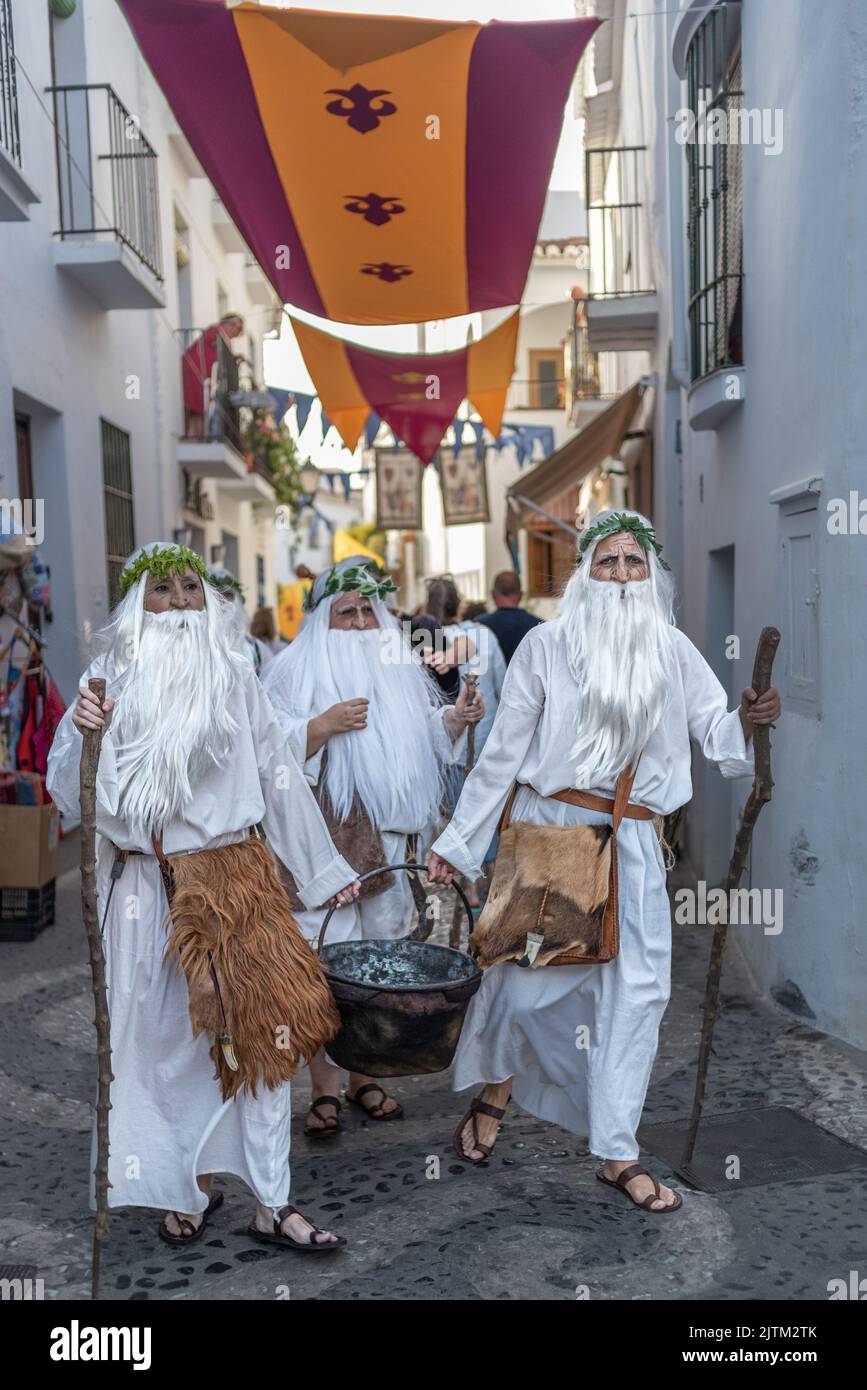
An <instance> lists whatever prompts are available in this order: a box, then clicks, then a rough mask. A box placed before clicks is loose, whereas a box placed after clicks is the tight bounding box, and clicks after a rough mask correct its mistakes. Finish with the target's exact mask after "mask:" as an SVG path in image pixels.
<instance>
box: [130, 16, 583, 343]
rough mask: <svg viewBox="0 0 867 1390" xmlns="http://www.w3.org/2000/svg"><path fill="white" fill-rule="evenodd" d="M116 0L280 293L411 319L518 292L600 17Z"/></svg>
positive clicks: (345, 311)
mask: <svg viewBox="0 0 867 1390" xmlns="http://www.w3.org/2000/svg"><path fill="white" fill-rule="evenodd" d="M119 4H120V6H121V8H122V9H123V11H124V13H125V15H126V17H127V19H128V20H129V23H130V25H131V26H132V29H133V31H134V33H135V36H136V38H137V40H138V42H139V45H140V47H141V49H142V52H143V53H144V56H145V58H146V59H147V61H148V63H149V64H150V66H151V68H152V70H153V72H154V75H155V76H156V79H157V81H158V82H159V83H160V85H161V86H162V88H163V91H164V92H165V94H166V97H167V99H168V101H169V104H170V105H171V107H172V109H173V111H174V113H175V116H176V118H177V120H178V122H179V124H180V126H181V128H182V130H183V132H184V134H185V136H186V137H187V139H188V140H189V143H190V145H191V146H192V148H193V150H194V151H195V153H196V155H197V156H198V158H199V160H200V162H201V164H202V167H203V168H204V170H205V172H206V173H207V175H208V177H209V179H210V180H211V182H212V183H213V184H214V186H215V188H216V189H217V192H218V193H219V195H220V198H221V199H222V201H223V203H224V204H225V206H226V208H227V210H228V212H229V215H230V216H231V217H232V219H233V221H234V222H235V223H236V225H237V226H238V228H239V229H240V231H241V233H242V235H243V236H244V239H245V240H246V242H247V244H248V246H249V247H250V250H251V251H252V252H253V255H254V256H255V257H256V259H257V260H258V262H259V264H260V265H261V267H262V270H263V271H264V273H265V274H266V275H267V277H268V278H269V280H270V281H271V283H272V285H273V286H274V289H275V290H276V292H277V294H278V295H279V296H280V298H281V299H282V300H283V302H284V303H290V304H294V305H296V306H297V307H298V308H301V309H304V310H307V311H309V312H311V313H313V314H317V315H318V316H320V317H321V318H330V319H335V320H337V321H340V322H344V323H415V322H423V321H425V320H429V319H439V318H448V317H451V316H454V315H459V314H465V313H470V312H475V311H478V310H482V309H493V308H500V307H503V306H506V305H510V304H518V303H519V302H520V299H521V295H522V293H523V289H524V282H525V280H526V276H527V270H528V267H529V264H530V259H531V257H532V254H533V246H534V243H535V240H536V235H537V232H538V228H539V222H540V218H541V215H542V207H543V203H544V199H545V193H546V190H547V187H548V177H549V174H550V171H551V166H552V164H553V160H554V155H555V152H556V148H557V142H558V139H559V135H560V127H561V122H562V117H563V108H564V105H565V103H566V100H567V98H568V95H569V89H570V86H571V82H572V78H573V74H574V72H575V68H576V66H577V64H578V61H579V59H580V57H581V54H582V53H583V51H584V48H585V47H586V45H587V43H588V41H589V40H590V38H591V37H592V35H593V33H594V31H595V29H596V28H597V25H598V23H599V21H598V20H596V19H567V20H548V21H544V22H541V23H530V24H512V23H501V22H499V21H494V22H492V23H490V24H478V23H466V22H463V21H436V20H427V19H403V18H399V17H396V16H385V15H352V14H333V13H322V12H319V11H313V10H296V9H292V10H286V9H275V8H272V7H270V6H265V5H258V4H256V5H253V4H240V5H235V6H234V7H233V8H230V9H227V8H226V7H225V6H224V4H223V0H119Z"/></svg>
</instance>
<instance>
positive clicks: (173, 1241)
mask: <svg viewBox="0 0 867 1390" xmlns="http://www.w3.org/2000/svg"><path fill="white" fill-rule="evenodd" d="M222 1205H223V1194H222V1192H215V1193H214V1195H213V1196H212V1197H211V1200H210V1201H209V1203H208V1205H207V1206H206V1207H205V1210H204V1211H203V1212H202V1219H201V1221H200V1222H199V1224H198V1226H194V1225H193V1223H192V1221H191V1220H190V1218H189V1217H188V1216H181V1215H180V1213H179V1212H177V1211H173V1212H170V1213H169V1215H170V1216H173V1217H174V1218H175V1220H176V1221H177V1223H178V1225H179V1226H180V1228H181V1234H180V1235H179V1236H175V1235H172V1233H171V1231H170V1230H169V1228H168V1227H167V1225H166V1223H165V1218H163V1220H162V1222H161V1223H160V1227H159V1230H158V1231H157V1235H158V1236H159V1238H160V1240H164V1241H165V1243H166V1245H193V1244H195V1242H196V1241H197V1240H200V1239H201V1237H202V1236H203V1235H204V1234H205V1228H206V1226H207V1224H208V1217H209V1216H211V1215H212V1214H213V1213H214V1212H215V1211H218V1210H219V1208H220V1207H221V1206H222Z"/></svg>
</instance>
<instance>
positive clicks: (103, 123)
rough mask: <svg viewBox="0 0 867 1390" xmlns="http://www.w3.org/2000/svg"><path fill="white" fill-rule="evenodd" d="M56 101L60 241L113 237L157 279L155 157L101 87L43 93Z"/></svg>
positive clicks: (134, 125)
mask: <svg viewBox="0 0 867 1390" xmlns="http://www.w3.org/2000/svg"><path fill="white" fill-rule="evenodd" d="M46 90H47V91H49V92H50V93H51V94H52V97H53V99H54V127H55V138H56V146H57V188H58V197H59V202H60V230H59V233H58V234H59V236H60V237H61V238H62V239H64V240H65V239H67V238H75V237H93V236H96V237H99V236H114V237H117V238H118V240H119V241H122V242H123V243H124V245H125V246H128V247H129V249H130V250H131V251H133V252H134V253H135V255H136V256H138V258H139V260H140V261H142V263H143V264H144V265H146V266H147V267H148V269H149V270H151V271H152V272H153V274H154V275H156V276H157V278H158V279H160V280H162V278H163V269H162V238H161V234H160V209H159V189H158V178H157V153H156V150H155V149H154V148H153V146H152V145H151V144H150V143H149V141H148V140H146V139H145V137H144V135H143V134H142V132H141V129H140V127H139V123H138V119H137V117H135V116H133V115H131V114H130V112H129V111H127V109H126V107H125V106H124V104H123V102H122V101H121V100H120V98H119V97H118V96H117V94H116V92H115V91H114V89H113V88H112V87H110V86H109V85H108V84H107V83H92V84H84V83H79V84H73V85H69V86H57V87H48V88H47V89H46Z"/></svg>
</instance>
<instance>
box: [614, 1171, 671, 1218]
mask: <svg viewBox="0 0 867 1390" xmlns="http://www.w3.org/2000/svg"><path fill="white" fill-rule="evenodd" d="M596 1176H597V1178H598V1179H599V1181H600V1182H604V1183H605V1184H606V1186H607V1187H616V1188H617V1190H618V1191H619V1192H623V1193H624V1194H625V1195H626V1196H627V1197H628V1198H629V1200H630V1202H631V1203H632V1205H633V1206H634V1207H641V1209H642V1210H643V1211H649V1212H650V1215H651V1216H667V1215H668V1213H669V1212H672V1211H678V1210H679V1209H680V1208H681V1207H682V1206H683V1198H682V1197H681V1196H680V1194H679V1193H677V1192H675V1194H674V1201H673V1202H671V1203H670V1204H669V1205H668V1206H666V1207H657V1209H656V1210H655V1211H654V1209H653V1207H652V1206H651V1203H652V1202H664V1201H665V1198H664V1197H662V1196H660V1192H659V1183H658V1182H657V1181H656V1178H654V1177H652V1176H651V1174H650V1173H648V1171H647V1169H646V1168H642V1166H641V1164H640V1163H630V1165H629V1167H628V1168H624V1169H623V1172H622V1173H620V1174H619V1175H618V1177H617V1178H615V1179H612V1178H606V1176H605V1174H604V1173H603V1172H602V1170H601V1169H600V1171H599V1172H598V1173H597V1174H596ZM640 1177H645V1178H650V1181H651V1182H652V1183H653V1192H648V1194H647V1196H646V1197H645V1198H644V1201H642V1202H640V1201H639V1200H638V1198H637V1197H633V1195H632V1193H631V1192H630V1191H629V1189H628V1188H627V1186H626V1184H627V1183H629V1182H632V1179H633V1178H640Z"/></svg>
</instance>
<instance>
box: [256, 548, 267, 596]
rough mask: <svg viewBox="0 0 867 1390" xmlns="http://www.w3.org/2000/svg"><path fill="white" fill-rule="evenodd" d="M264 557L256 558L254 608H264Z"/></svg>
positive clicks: (258, 556)
mask: <svg viewBox="0 0 867 1390" xmlns="http://www.w3.org/2000/svg"><path fill="white" fill-rule="evenodd" d="M265 602H266V600H265V556H264V555H257V556H256V607H257V608H264V607H265Z"/></svg>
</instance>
